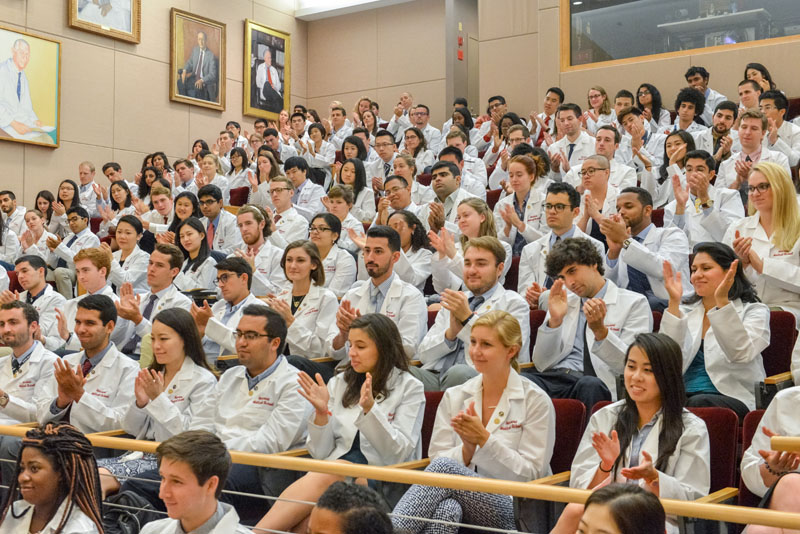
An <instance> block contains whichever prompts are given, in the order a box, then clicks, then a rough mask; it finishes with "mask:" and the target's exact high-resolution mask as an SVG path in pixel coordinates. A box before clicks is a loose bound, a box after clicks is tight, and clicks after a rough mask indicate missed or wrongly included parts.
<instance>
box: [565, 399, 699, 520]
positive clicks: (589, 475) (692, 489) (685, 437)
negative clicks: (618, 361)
mask: <svg viewBox="0 0 800 534" xmlns="http://www.w3.org/2000/svg"><path fill="white" fill-rule="evenodd" d="M623 405H624V401H619V402H617V403H614V404H611V405H610V406H605V407H603V408H601V409H600V410H598V411H597V413H595V414H594V415H592V418H591V419H590V420H589V424H588V426H587V427H586V430H585V431H584V432H583V438H581V443H580V445H579V446H578V452H577V453H576V454H575V458H574V459H573V460H572V469H571V470H570V478H569V485H570V487H571V488H581V489H587V488H588V487H589V483H590V482H591V481H592V479H593V478H594V475H595V473H596V472H597V469H598V467H599V466H600V456H599V455H598V454H597V451H596V450H595V449H594V447H592V434H594V433H595V432H604V433H605V434H606V435H610V434H611V431H612V430H613V428H614V424H615V423H616V422H617V418H618V414H619V412H620V410H621V409H622V406H623ZM657 417H658V419H657V421H656V423H655V426H654V427H653V429H652V430H651V431H650V434H649V435H648V436H647V439H645V440H644V444H643V446H642V451H647V453H648V454H650V456H651V457H652V458H653V462H654V463H655V461H656V460H657V459H658V438H659V434H660V433H661V422H662V417H661V416H660V414H659V415H657ZM683 426H684V429H683V434H682V435H681V437H680V439H678V443H677V445H676V446H675V452H673V453H672V455H671V456H670V457H669V460H668V461H667V468H666V470H664V471H659V472H658V486H659V493H660V495H659V496H660V498H662V499H678V500H682V501H692V500H695V499H698V498H700V497H703V496H705V495H708V490H709V487H710V485H711V466H710V458H711V450H710V445H709V440H708V430H707V429H706V424H705V423H704V422H703V420H702V419H700V418H699V417H697V416H696V415H694V414H692V413H691V412H690V411H688V410H684V411H683ZM630 454H631V447H630V445H629V446H628V449H627V450H626V451H625V457H626V459H627V461H626V462H625V465H624V466H623V467H627V466H628V465H630V458H628V457H629V456H630ZM642 461H643V460H642V458H639V463H641V462H642ZM612 474H614V475H615V477H614V480H615V481H616V482H625V481H626V480H627V479H626V478H625V477H623V476H622V475H621V474H618V473H612ZM667 523H668V525H667V527H668V528H667V532H668V533H669V534H677V532H678V527H677V519H676V517H675V516H667Z"/></svg>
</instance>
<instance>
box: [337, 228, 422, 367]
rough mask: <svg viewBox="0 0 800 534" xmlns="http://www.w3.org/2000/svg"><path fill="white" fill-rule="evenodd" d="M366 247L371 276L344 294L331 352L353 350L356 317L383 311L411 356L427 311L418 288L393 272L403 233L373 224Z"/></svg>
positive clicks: (342, 354)
mask: <svg viewBox="0 0 800 534" xmlns="http://www.w3.org/2000/svg"><path fill="white" fill-rule="evenodd" d="M363 251H364V265H365V266H366V268H367V274H369V280H367V281H357V282H356V283H355V284H353V287H352V288H351V289H350V290H349V291H347V293H345V294H344V297H342V303H341V304H340V306H339V310H338V311H337V312H336V326H337V327H338V330H337V329H333V330H332V332H331V336H332V337H331V339H330V342H329V347H328V352H329V355H330V356H331V357H333V358H334V359H336V360H339V361H342V360H345V359H346V358H347V357H348V353H349V351H350V342H349V341H348V332H349V331H350V323H352V322H353V319H355V318H356V317H359V316H361V315H365V314H367V313H381V314H383V315H385V316H387V317H388V318H389V319H391V320H392V321H393V322H394V323H395V324H396V325H397V329H398V330H399V331H400V337H401V338H402V339H403V349H404V350H405V352H406V354H407V355H408V357H409V359H411V358H412V357H413V356H414V354H415V353H416V352H417V346H418V345H419V342H420V341H421V340H422V338H423V337H424V336H425V332H426V331H427V329H428V311H427V306H426V305H425V297H423V296H422V293H420V291H419V289H417V288H416V287H414V286H413V285H411V284H409V283H408V282H405V281H403V280H401V279H400V277H399V276H397V275H396V274H395V273H394V269H393V267H394V264H395V263H397V261H398V260H399V259H400V234H398V233H397V232H396V231H395V230H394V229H392V228H390V227H388V226H380V225H379V226H372V227H371V228H370V229H369V230H368V231H367V240H366V243H365V245H364V249H363Z"/></svg>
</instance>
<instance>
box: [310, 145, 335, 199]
mask: <svg viewBox="0 0 800 534" xmlns="http://www.w3.org/2000/svg"><path fill="white" fill-rule="evenodd" d="M306 144H307V145H313V144H314V141H312V140H311V139H308V140H307V141H306ZM302 157H303V159H304V160H306V162H307V163H308V165H309V167H313V168H315V169H320V170H322V171H324V172H325V182H324V183H325V187H326V188H328V187H330V184H331V165H333V163H334V161H336V147H335V146H334V145H333V143H329V142H328V141H324V140H323V141H322V146H321V147H319V148H318V149H317V151H316V155H314V156H312V155H311V152H310V151H308V150H306V151H304V152H303V155H302ZM309 177H310V176H309ZM314 185H316V184H314ZM317 187H320V186H317ZM320 189H321V187H320Z"/></svg>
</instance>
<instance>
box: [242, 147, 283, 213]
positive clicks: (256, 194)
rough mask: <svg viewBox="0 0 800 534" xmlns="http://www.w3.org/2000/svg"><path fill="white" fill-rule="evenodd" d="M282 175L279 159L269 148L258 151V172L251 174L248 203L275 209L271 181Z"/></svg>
mask: <svg viewBox="0 0 800 534" xmlns="http://www.w3.org/2000/svg"><path fill="white" fill-rule="evenodd" d="M280 175H281V168H280V167H279V166H278V160H276V159H275V156H274V155H273V154H272V152H270V151H269V149H268V148H266V147H265V149H264V150H259V151H258V156H257V157H256V172H255V173H252V174H250V175H249V178H248V179H249V186H250V192H249V193H248V196H247V203H248V204H255V205H256V206H261V207H262V208H263V207H268V208H269V209H271V210H274V209H275V205H274V204H273V203H272V197H271V196H270V193H269V188H270V185H269V184H270V182H272V179H273V178H277V177H278V176H280Z"/></svg>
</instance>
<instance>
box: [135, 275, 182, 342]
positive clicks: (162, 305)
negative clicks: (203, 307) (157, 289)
mask: <svg viewBox="0 0 800 534" xmlns="http://www.w3.org/2000/svg"><path fill="white" fill-rule="evenodd" d="M150 295H151V292H150V291H148V292H147V293H144V294H142V296H141V297H139V311H140V312H141V313H142V314H144V309H145V308H146V307H147V301H148V300H150ZM168 308H180V309H182V310H186V311H188V312H190V311H191V310H192V300H191V299H190V298H189V297H187V296H186V295H184V294H183V293H181V292H180V291H178V288H177V287H175V285H174V284H173V285H170V286H169V288H168V289H167V291H166V293H164V295H163V296H162V297H161V298H160V299H158V300H157V301H156V304H155V306H154V307H153V312H152V314H151V317H152V318H153V319H155V317H156V315H158V314H159V312H161V311H162V310H166V309H168ZM128 324H129V325H131V327H132V328H133V330H132V331H131V330H129V331H128V332H127V333H126V335H125V338H126V339H129V338H130V336H133V335H137V336H139V337H140V338H142V337H144V336H146V335H147V334H149V333H150V331H151V330H152V329H153V325H152V323H151V322H150V320H149V319H147V318H146V317H142V320H141V321H140V322H139V324H137V325H134V324H133V323H132V322H130V321H128Z"/></svg>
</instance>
